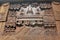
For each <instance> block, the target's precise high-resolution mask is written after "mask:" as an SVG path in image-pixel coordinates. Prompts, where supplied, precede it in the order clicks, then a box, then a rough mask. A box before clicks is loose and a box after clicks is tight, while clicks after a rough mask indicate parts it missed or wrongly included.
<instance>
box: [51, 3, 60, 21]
mask: <svg viewBox="0 0 60 40" xmlns="http://www.w3.org/2000/svg"><path fill="white" fill-rule="evenodd" d="M52 7H53V11H54V16H55V19H56V20H60V4H58V3H52Z"/></svg>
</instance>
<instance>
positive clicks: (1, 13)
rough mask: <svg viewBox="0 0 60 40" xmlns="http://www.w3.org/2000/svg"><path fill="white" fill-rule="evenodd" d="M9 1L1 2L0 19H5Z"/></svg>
mask: <svg viewBox="0 0 60 40" xmlns="http://www.w3.org/2000/svg"><path fill="white" fill-rule="evenodd" d="M8 9H9V3H5V4H2V6H1V7H0V21H6V18H7V13H8Z"/></svg>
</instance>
